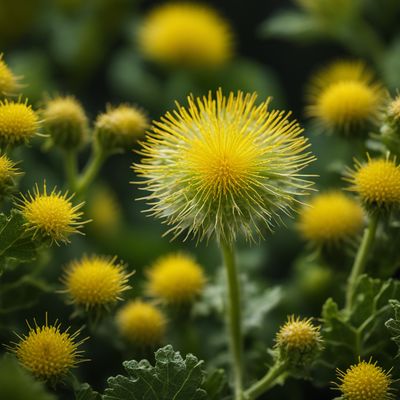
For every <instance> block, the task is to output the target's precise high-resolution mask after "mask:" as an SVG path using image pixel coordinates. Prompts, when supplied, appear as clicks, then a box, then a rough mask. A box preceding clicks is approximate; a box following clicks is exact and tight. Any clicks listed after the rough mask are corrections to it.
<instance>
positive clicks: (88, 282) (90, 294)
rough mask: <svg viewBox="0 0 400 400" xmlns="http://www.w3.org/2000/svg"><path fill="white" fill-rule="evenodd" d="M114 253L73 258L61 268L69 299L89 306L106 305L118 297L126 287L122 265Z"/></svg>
mask: <svg viewBox="0 0 400 400" xmlns="http://www.w3.org/2000/svg"><path fill="white" fill-rule="evenodd" d="M116 261H117V257H113V258H110V257H99V256H91V257H87V256H85V257H83V258H82V259H81V260H79V261H73V262H72V263H71V264H70V265H69V266H68V268H67V269H66V271H65V276H64V277H63V283H64V286H65V292H67V293H68V295H69V297H70V298H71V300H72V302H73V303H76V304H78V305H81V306H84V307H85V308H87V309H88V308H91V307H96V306H108V305H110V304H113V303H115V302H116V301H117V300H121V295H122V293H123V292H124V291H125V290H128V289H129V288H130V286H129V284H128V280H129V276H130V275H131V274H128V273H126V271H125V266H124V265H123V264H121V263H117V262H116Z"/></svg>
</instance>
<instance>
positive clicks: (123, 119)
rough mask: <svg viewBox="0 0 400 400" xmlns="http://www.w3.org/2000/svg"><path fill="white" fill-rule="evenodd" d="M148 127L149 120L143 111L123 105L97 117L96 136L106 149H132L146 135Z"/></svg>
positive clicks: (110, 108)
mask: <svg viewBox="0 0 400 400" xmlns="http://www.w3.org/2000/svg"><path fill="white" fill-rule="evenodd" d="M147 126H148V120H147V117H146V115H145V114H144V112H143V111H142V110H140V109H139V108H137V107H133V106H130V105H127V104H121V105H119V106H118V107H114V108H113V107H109V108H108V110H107V111H106V112H105V113H103V114H100V115H99V116H98V117H97V119H96V124H95V135H96V138H97V140H98V142H99V143H100V144H101V145H102V146H103V147H104V148H105V149H109V150H113V149H120V148H122V149H131V148H132V147H133V146H134V145H135V144H136V142H137V140H138V139H139V138H140V137H141V136H143V135H144V133H145V130H146V128H147Z"/></svg>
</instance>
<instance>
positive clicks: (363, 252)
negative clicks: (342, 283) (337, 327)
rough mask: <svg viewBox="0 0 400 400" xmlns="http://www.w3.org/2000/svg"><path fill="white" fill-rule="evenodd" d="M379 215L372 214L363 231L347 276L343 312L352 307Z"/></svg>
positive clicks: (348, 310)
mask: <svg viewBox="0 0 400 400" xmlns="http://www.w3.org/2000/svg"><path fill="white" fill-rule="evenodd" d="M378 220H379V215H378V213H373V214H371V215H370V217H369V222H368V226H367V227H366V228H365V229H364V234H363V238H362V240H361V243H360V246H359V248H358V251H357V255H356V258H355V260H354V264H353V267H352V270H351V273H350V276H349V280H348V283H347V291H346V307H345V310H346V311H347V312H350V310H351V308H352V306H353V298H354V292H355V288H356V283H357V279H358V277H359V276H360V275H361V274H362V273H363V272H364V270H365V265H366V263H367V259H368V254H369V250H370V249H371V246H372V244H373V243H374V239H375V233H376V227H377V225H378Z"/></svg>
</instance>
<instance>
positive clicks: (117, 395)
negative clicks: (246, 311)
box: [103, 345, 207, 400]
mask: <svg viewBox="0 0 400 400" xmlns="http://www.w3.org/2000/svg"><path fill="white" fill-rule="evenodd" d="M155 359H156V364H155V366H152V365H151V364H150V362H149V361H147V360H141V361H139V362H138V361H135V360H132V361H125V362H124V363H123V366H124V368H125V370H126V372H127V375H128V376H123V375H118V376H116V377H110V378H108V380H107V382H108V386H109V387H108V388H107V389H106V390H105V395H104V396H103V399H104V400H128V399H129V400H139V399H140V400H199V399H206V398H207V393H206V392H205V391H204V390H203V389H201V385H202V383H203V380H204V376H205V373H204V371H203V369H202V368H201V366H202V364H203V361H199V360H198V359H197V358H196V357H195V356H193V355H192V354H188V355H186V358H185V359H183V358H182V356H181V355H180V353H179V352H176V351H174V349H173V348H172V346H171V345H168V346H165V347H163V348H161V349H159V350H157V352H156V353H155Z"/></svg>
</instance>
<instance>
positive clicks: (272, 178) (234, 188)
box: [134, 90, 313, 242]
mask: <svg viewBox="0 0 400 400" xmlns="http://www.w3.org/2000/svg"><path fill="white" fill-rule="evenodd" d="M256 97H257V96H256V94H246V95H244V94H243V93H242V92H238V93H237V95H235V94H234V93H230V94H229V96H228V97H225V96H224V95H223V94H222V91H221V90H218V92H217V95H216V98H214V97H213V95H212V93H211V92H210V93H209V95H208V96H207V97H203V98H197V99H194V98H193V97H189V98H188V102H189V106H188V108H184V107H182V106H180V105H179V104H178V105H177V107H178V110H177V111H174V112H173V113H169V112H168V113H167V114H166V115H165V116H164V117H163V118H162V119H161V122H155V123H154V126H153V128H152V130H151V131H150V132H149V134H148V136H147V140H146V142H144V143H142V150H141V152H140V154H142V155H143V156H144V158H143V159H142V162H141V164H137V165H135V166H134V169H135V171H136V172H137V173H138V175H139V176H140V177H142V178H144V185H145V189H146V190H148V191H150V192H151V193H150V195H149V196H147V197H145V199H147V200H148V201H149V204H151V206H152V207H151V209H150V212H151V213H152V215H155V216H157V217H159V218H162V219H163V220H164V221H165V222H166V223H167V224H168V225H172V227H171V229H170V230H169V232H173V233H174V235H175V236H174V237H176V236H178V235H179V234H181V233H182V232H184V231H188V236H189V235H190V234H193V236H195V237H197V238H198V239H200V240H201V239H203V238H209V237H210V236H212V235H214V234H215V235H216V236H217V238H218V239H221V240H226V241H228V242H230V241H233V240H234V239H235V238H236V237H237V235H238V234H239V233H243V234H244V235H245V236H246V238H248V239H252V238H253V233H254V231H256V232H257V235H258V236H259V237H260V236H261V235H262V233H261V230H260V227H261V225H264V226H265V225H266V226H267V227H269V228H271V227H272V225H273V223H274V222H273V221H279V218H280V214H281V213H290V211H292V210H294V209H295V208H296V205H297V203H299V200H297V196H298V195H304V194H308V193H309V190H310V186H311V185H312V183H311V182H309V181H306V180H304V175H302V174H301V173H300V171H301V170H302V169H303V168H304V167H305V166H307V165H308V164H309V163H310V162H311V161H312V160H313V156H312V155H311V154H310V153H308V152H306V149H307V148H308V146H309V144H308V141H307V139H306V138H305V137H304V136H302V129H301V128H300V126H299V125H298V124H297V122H296V121H290V120H289V115H290V113H286V112H284V111H276V110H274V111H269V110H268V104H269V100H267V101H266V102H262V103H261V104H259V105H256V104H255V101H256Z"/></svg>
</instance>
